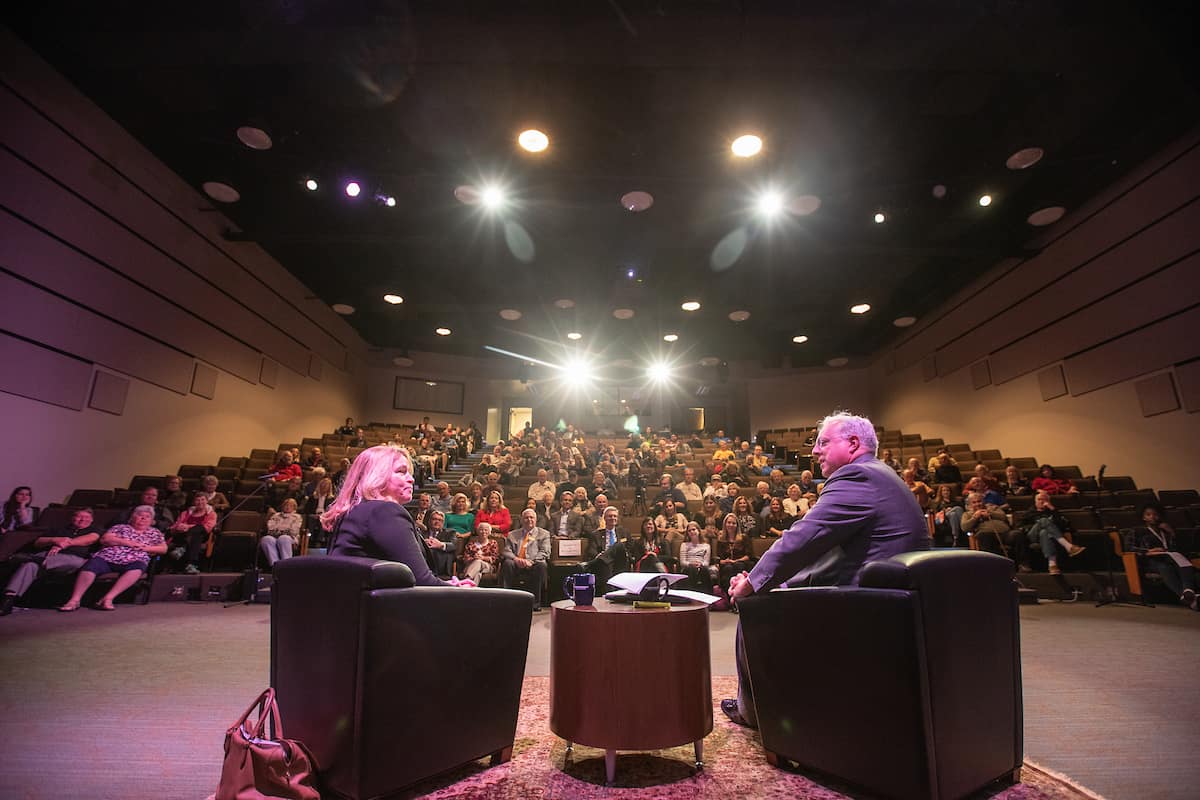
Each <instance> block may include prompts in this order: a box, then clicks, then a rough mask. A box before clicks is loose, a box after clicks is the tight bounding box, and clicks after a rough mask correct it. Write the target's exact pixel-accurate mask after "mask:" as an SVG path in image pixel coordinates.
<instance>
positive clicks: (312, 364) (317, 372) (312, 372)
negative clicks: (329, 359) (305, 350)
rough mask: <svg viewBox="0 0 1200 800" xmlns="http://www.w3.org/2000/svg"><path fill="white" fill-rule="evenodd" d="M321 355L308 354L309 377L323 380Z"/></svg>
mask: <svg viewBox="0 0 1200 800" xmlns="http://www.w3.org/2000/svg"><path fill="white" fill-rule="evenodd" d="M321 369H322V367H321V357H320V356H319V355H317V354H316V353H310V354H309V356H308V377H310V378H314V379H316V380H318V381H319V380H321Z"/></svg>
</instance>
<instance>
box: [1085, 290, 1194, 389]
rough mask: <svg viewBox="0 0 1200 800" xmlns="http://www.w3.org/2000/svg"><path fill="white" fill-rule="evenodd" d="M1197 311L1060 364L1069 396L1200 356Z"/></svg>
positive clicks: (1148, 327) (1141, 330)
mask: <svg viewBox="0 0 1200 800" xmlns="http://www.w3.org/2000/svg"><path fill="white" fill-rule="evenodd" d="M1196 331H1200V307H1196V308H1192V309H1190V310H1188V311H1184V312H1183V313H1181V314H1176V315H1175V316H1172V317H1168V318H1166V319H1164V320H1160V321H1159V322H1156V323H1154V324H1153V325H1147V326H1146V327H1145V328H1142V329H1140V330H1137V331H1134V332H1133V333H1130V334H1127V335H1126V336H1122V337H1121V338H1119V339H1114V340H1113V341H1111V342H1106V343H1105V344H1102V345H1100V346H1099V347H1095V348H1092V349H1091V350H1088V351H1087V352H1085V353H1080V354H1079V355H1077V356H1074V357H1072V358H1068V359H1067V360H1066V361H1065V362H1063V369H1064V371H1065V372H1066V375H1067V380H1068V382H1069V383H1070V386H1071V394H1072V395H1081V394H1085V393H1087V392H1091V391H1095V390H1096V389H1101V388H1103V387H1105V386H1111V385H1113V384H1114V383H1120V382H1121V381H1127V380H1129V379H1130V378H1135V377H1137V376H1138V375H1145V374H1146V373H1147V372H1154V371H1155V370H1159V369H1163V368H1164V367H1169V366H1171V365H1172V364H1178V363H1180V362H1183V361H1190V360H1191V359H1193V358H1195V357H1196V356H1200V339H1198V338H1197V337H1196Z"/></svg>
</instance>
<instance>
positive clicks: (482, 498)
mask: <svg viewBox="0 0 1200 800" xmlns="http://www.w3.org/2000/svg"><path fill="white" fill-rule="evenodd" d="M467 491H468V494H467V510H468V511H470V512H471V513H475V512H477V511H478V510H479V509H481V508H483V506H484V504H485V503H487V496H486V495H484V493H483V484H482V483H480V482H479V481H473V482H472V483H471V485H470V486H469V487H467Z"/></svg>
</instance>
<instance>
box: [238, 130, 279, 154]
mask: <svg viewBox="0 0 1200 800" xmlns="http://www.w3.org/2000/svg"><path fill="white" fill-rule="evenodd" d="M237 137H238V141H240V142H241V143H242V144H244V145H246V147H249V148H250V149H251V150H270V149H271V137H270V136H269V135H268V134H267V132H266V131H264V130H263V129H262V128H255V127H252V126H250V125H243V126H242V127H240V128H238V129H237Z"/></svg>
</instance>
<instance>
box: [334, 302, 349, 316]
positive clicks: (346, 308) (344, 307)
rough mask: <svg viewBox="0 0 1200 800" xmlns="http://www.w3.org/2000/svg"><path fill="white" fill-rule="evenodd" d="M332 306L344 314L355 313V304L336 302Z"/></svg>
mask: <svg viewBox="0 0 1200 800" xmlns="http://www.w3.org/2000/svg"><path fill="white" fill-rule="evenodd" d="M330 308H332V309H333V310H334V311H336V312H337V313H339V314H342V315H343V316H344V315H346V314H353V313H354V306H350V305H346V304H345V303H334V304H333V305H331V306H330Z"/></svg>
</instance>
